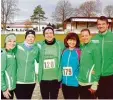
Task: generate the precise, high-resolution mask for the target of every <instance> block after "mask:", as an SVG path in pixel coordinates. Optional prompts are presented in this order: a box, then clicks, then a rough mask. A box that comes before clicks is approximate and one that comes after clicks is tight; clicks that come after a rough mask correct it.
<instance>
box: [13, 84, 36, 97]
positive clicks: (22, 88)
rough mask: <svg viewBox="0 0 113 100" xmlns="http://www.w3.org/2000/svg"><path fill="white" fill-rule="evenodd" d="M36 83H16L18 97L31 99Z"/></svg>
mask: <svg viewBox="0 0 113 100" xmlns="http://www.w3.org/2000/svg"><path fill="white" fill-rule="evenodd" d="M34 88H35V83H34V84H16V89H15V95H16V98H17V99H31V97H32V93H33V90H34Z"/></svg>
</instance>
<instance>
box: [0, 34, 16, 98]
mask: <svg viewBox="0 0 113 100" xmlns="http://www.w3.org/2000/svg"><path fill="white" fill-rule="evenodd" d="M15 45H16V35H15V34H14V33H10V34H8V35H7V36H6V38H5V48H4V49H2V50H1V99H13V96H14V89H15V88H16V68H17V67H16V59H15V55H14V48H15Z"/></svg>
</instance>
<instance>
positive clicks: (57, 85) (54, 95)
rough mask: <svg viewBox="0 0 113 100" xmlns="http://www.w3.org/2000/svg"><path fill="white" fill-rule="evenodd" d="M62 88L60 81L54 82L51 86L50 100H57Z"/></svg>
mask: <svg viewBox="0 0 113 100" xmlns="http://www.w3.org/2000/svg"><path fill="white" fill-rule="evenodd" d="M59 88H60V82H58V80H52V81H51V84H50V99H57V98H58V93H59Z"/></svg>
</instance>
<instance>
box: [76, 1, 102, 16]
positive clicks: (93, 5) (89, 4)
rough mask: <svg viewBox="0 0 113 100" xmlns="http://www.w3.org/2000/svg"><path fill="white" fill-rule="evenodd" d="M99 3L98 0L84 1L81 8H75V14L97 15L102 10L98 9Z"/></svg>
mask: <svg viewBox="0 0 113 100" xmlns="http://www.w3.org/2000/svg"><path fill="white" fill-rule="evenodd" d="M98 4H99V3H97V1H86V2H84V3H83V4H81V5H80V7H79V8H75V16H79V17H92V16H97V13H99V12H100V10H99V9H97V5H98ZM98 6H99V5H98Z"/></svg>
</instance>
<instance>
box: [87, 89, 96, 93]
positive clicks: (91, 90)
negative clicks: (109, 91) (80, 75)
mask: <svg viewBox="0 0 113 100" xmlns="http://www.w3.org/2000/svg"><path fill="white" fill-rule="evenodd" d="M88 90H89V91H90V92H91V94H94V93H95V92H96V90H93V89H91V88H89V89H88Z"/></svg>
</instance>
